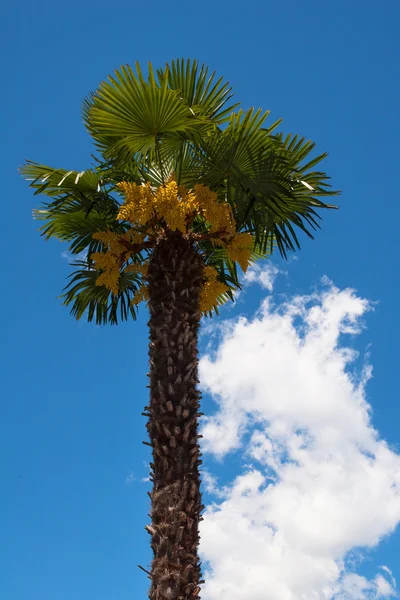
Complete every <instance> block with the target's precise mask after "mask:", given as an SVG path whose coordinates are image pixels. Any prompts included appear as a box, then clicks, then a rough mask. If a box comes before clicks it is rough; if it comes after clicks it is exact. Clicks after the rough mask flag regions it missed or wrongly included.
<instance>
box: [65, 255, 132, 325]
mask: <svg viewBox="0 0 400 600" xmlns="http://www.w3.org/2000/svg"><path fill="white" fill-rule="evenodd" d="M73 265H74V266H76V267H78V269H77V270H76V271H75V272H73V273H72V274H71V275H70V281H69V282H68V285H67V286H66V287H65V293H64V294H63V295H62V296H61V298H62V299H63V304H64V305H65V306H70V310H71V314H72V315H73V316H74V317H75V318H76V319H80V318H81V317H82V316H83V315H85V317H86V319H87V320H88V321H89V322H90V321H93V320H94V321H95V322H96V324H97V325H104V324H105V323H110V324H111V325H117V324H118V322H119V321H126V320H127V319H128V317H129V315H130V316H131V317H132V318H133V319H134V320H136V307H135V306H134V305H133V304H132V299H133V296H134V294H135V293H136V292H137V291H138V289H139V287H140V284H141V279H140V277H139V276H138V275H137V274H135V273H122V274H121V278H120V284H119V287H120V292H119V294H118V295H116V296H115V295H114V294H112V293H111V292H110V291H109V290H108V289H106V288H105V287H103V286H98V285H96V280H97V278H98V277H99V275H100V273H99V272H98V271H96V270H94V269H91V268H89V267H88V263H87V262H86V261H76V262H75V263H73Z"/></svg>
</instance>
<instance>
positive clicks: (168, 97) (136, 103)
mask: <svg viewBox="0 0 400 600" xmlns="http://www.w3.org/2000/svg"><path fill="white" fill-rule="evenodd" d="M83 117H84V121H85V124H86V127H87V129H88V131H89V133H90V134H91V136H92V137H93V139H94V141H95V143H96V145H97V147H98V148H99V149H100V151H101V152H102V154H103V155H104V156H106V157H118V159H119V160H120V161H130V160H132V159H134V160H135V162H136V163H139V162H142V161H143V160H144V159H145V158H146V159H147V160H151V159H153V160H154V159H155V158H156V153H157V144H158V143H160V141H161V140H162V139H163V138H165V137H168V135H169V134H172V135H174V136H176V135H177V134H181V135H183V136H184V137H187V136H194V135H196V129H197V128H198V126H199V125H200V123H201V121H199V120H197V119H196V118H194V116H193V112H192V111H191V110H190V108H189V107H188V105H187V104H186V103H185V102H183V101H182V99H181V96H180V95H179V92H178V91H177V90H173V89H171V88H170V87H169V84H168V73H167V72H165V73H164V74H163V75H162V76H161V77H159V78H158V81H156V78H155V76H154V72H153V68H152V66H151V64H150V65H149V74H148V79H147V80H145V79H144V77H143V74H142V72H141V69H140V66H139V64H138V63H136V73H135V72H134V71H133V70H132V68H131V67H129V66H122V67H121V68H120V70H117V71H115V75H114V77H111V76H110V77H109V80H108V81H105V82H103V83H101V84H100V86H99V88H98V89H97V91H96V92H95V93H94V94H91V95H90V96H89V97H88V98H87V99H86V100H85V102H84V105H83Z"/></svg>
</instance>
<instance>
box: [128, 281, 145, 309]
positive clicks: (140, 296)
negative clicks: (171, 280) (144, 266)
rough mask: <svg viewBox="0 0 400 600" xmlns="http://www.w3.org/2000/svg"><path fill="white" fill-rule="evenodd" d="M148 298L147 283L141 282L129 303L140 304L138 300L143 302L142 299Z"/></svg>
mask: <svg viewBox="0 0 400 600" xmlns="http://www.w3.org/2000/svg"><path fill="white" fill-rule="evenodd" d="M148 299H149V288H148V287H147V285H145V284H143V285H141V286H140V288H139V289H138V291H137V292H136V293H135V295H134V296H133V298H132V300H131V304H134V305H136V304H140V302H143V301H144V300H148Z"/></svg>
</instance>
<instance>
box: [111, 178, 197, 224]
mask: <svg viewBox="0 0 400 600" xmlns="http://www.w3.org/2000/svg"><path fill="white" fill-rule="evenodd" d="M118 187H119V188H120V189H121V190H122V191H123V192H124V194H125V198H126V199H125V202H124V204H123V205H122V206H121V208H120V211H119V213H118V219H124V220H125V221H130V222H131V223H137V224H139V225H148V223H149V221H151V220H152V219H154V218H156V220H157V221H158V222H160V221H165V223H166V225H167V227H169V229H171V230H172V231H175V230H178V231H181V232H182V233H186V229H187V227H186V222H187V218H188V216H190V215H191V214H192V213H193V212H195V211H196V210H198V208H199V205H198V201H197V199H196V196H195V194H194V193H193V192H191V191H187V190H186V189H185V188H183V187H182V186H178V184H177V183H176V181H174V180H172V181H169V182H168V183H167V184H166V185H161V186H160V187H158V188H157V189H156V190H155V191H154V192H153V191H152V189H151V186H150V184H149V183H146V184H145V185H137V184H136V183H127V182H126V181H123V182H122V183H119V184H118Z"/></svg>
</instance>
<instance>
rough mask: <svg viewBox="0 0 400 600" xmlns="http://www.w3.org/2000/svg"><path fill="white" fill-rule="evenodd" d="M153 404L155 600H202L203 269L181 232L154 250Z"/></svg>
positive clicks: (151, 323)
mask: <svg viewBox="0 0 400 600" xmlns="http://www.w3.org/2000/svg"><path fill="white" fill-rule="evenodd" d="M148 282H149V295H150V297H149V303H148V304H149V310H150V320H149V329H150V406H149V407H147V409H148V413H147V416H148V423H147V429H148V432H149V436H150V440H151V445H152V446H153V462H152V463H151V479H152V481H153V491H152V493H151V495H150V497H151V503H152V508H151V515H150V516H151V519H152V523H151V525H150V526H148V527H147V530H148V532H149V533H150V535H151V538H152V540H151V547H152V549H153V552H154V559H153V563H152V568H151V589H150V593H149V598H150V600H199V599H200V596H199V592H200V587H199V584H200V583H202V581H201V580H200V579H201V569H200V561H199V558H198V554H197V550H198V544H199V532H198V528H199V522H200V519H201V517H200V514H201V511H202V509H203V505H202V504H201V494H200V474H199V466H200V464H201V460H200V447H199V444H198V437H199V436H198V418H199V416H200V414H199V412H198V410H199V405H200V402H199V401H200V393H199V391H198V390H197V389H196V386H197V383H198V347H197V339H198V329H199V322H200V313H199V296H200V291H201V288H202V283H203V263H202V260H201V257H200V256H199V255H198V253H197V252H196V250H195V249H194V248H193V246H192V244H191V243H190V242H189V241H188V240H187V239H185V238H184V237H183V236H182V235H181V234H178V233H174V234H169V235H168V236H166V238H164V239H163V240H161V241H160V242H159V243H158V245H157V246H156V248H155V250H154V254H153V256H152V259H151V262H150V265H149V271H148Z"/></svg>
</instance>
